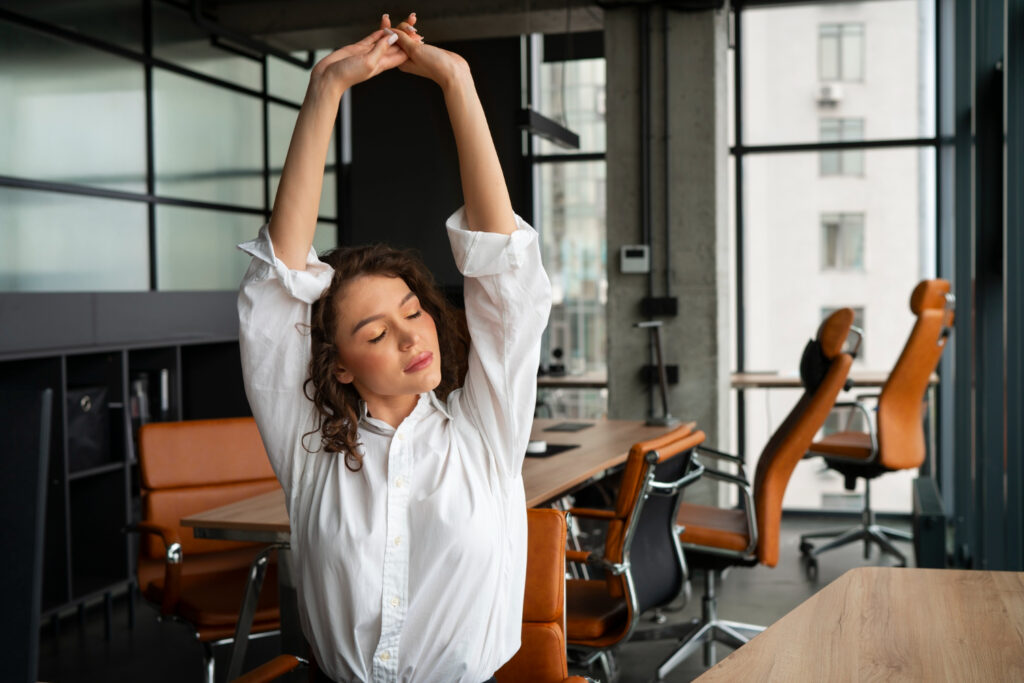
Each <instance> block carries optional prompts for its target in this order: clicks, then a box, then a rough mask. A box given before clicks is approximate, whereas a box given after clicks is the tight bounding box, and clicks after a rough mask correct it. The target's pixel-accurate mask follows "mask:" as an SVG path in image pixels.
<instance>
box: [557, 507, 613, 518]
mask: <svg viewBox="0 0 1024 683" xmlns="http://www.w3.org/2000/svg"><path fill="white" fill-rule="evenodd" d="M568 512H569V514H570V515H575V516H577V517H586V518H588V519H615V511H614V510H598V509H596V508H569V510H568Z"/></svg>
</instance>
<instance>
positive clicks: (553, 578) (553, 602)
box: [235, 509, 587, 683]
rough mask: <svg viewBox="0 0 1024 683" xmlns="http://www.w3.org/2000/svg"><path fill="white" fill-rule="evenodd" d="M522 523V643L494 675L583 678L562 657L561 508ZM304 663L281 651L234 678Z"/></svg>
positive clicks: (511, 681)
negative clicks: (524, 542) (573, 673)
mask: <svg viewBox="0 0 1024 683" xmlns="http://www.w3.org/2000/svg"><path fill="white" fill-rule="evenodd" d="M526 524H527V551H526V552H527V554H526V593H525V595H524V596H523V634H522V646H521V647H520V649H519V652H517V653H516V654H515V656H514V657H512V659H510V660H509V661H508V662H507V663H506V664H505V665H504V666H503V667H501V668H500V669H499V670H498V671H497V672H496V673H495V674H494V677H495V678H497V679H498V683H525V682H526V681H529V683H586V681H587V679H586V678H582V677H580V676H569V673H568V667H567V665H566V658H565V632H564V619H565V611H564V610H565V536H566V524H565V513H564V512H560V511H558V510H548V509H530V510H527V511H526ZM306 663H307V662H305V661H304V660H302V659H300V658H299V657H294V656H292V655H280V656H278V657H275V658H274V659H272V660H270V661H269V662H267V663H266V664H263V665H262V666H259V667H257V668H256V669H253V670H252V671H250V672H249V673H247V674H245V675H244V676H242V677H240V678H237V679H235V681H236V683H266V682H267V681H272V680H274V679H276V678H278V677H279V676H282V675H284V674H285V673H287V672H289V671H292V670H294V669H296V668H298V667H299V666H300V665H303V664H306Z"/></svg>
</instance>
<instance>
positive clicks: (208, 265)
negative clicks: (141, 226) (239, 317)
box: [156, 205, 263, 290]
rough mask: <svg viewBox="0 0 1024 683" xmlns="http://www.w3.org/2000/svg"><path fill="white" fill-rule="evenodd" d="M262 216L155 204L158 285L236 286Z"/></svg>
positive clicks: (171, 287)
mask: <svg viewBox="0 0 1024 683" xmlns="http://www.w3.org/2000/svg"><path fill="white" fill-rule="evenodd" d="M262 222H263V219H262V218H261V217H260V216H255V215H249V214H237V213H227V212H223V211H206V210H202V209H192V208H187V207H179V206H166V205H165V206H157V207H156V254H157V268H156V273H157V289H161V290H182V289H191V290H196V289H237V288H238V284H239V283H240V282H241V281H242V275H244V274H245V269H246V268H247V267H248V266H249V256H248V255H246V254H245V253H244V252H242V251H239V250H238V249H236V248H235V247H236V245H237V244H239V243H241V242H246V241H248V240H251V239H254V238H255V237H256V235H257V233H258V232H259V228H260V224H261V223H262Z"/></svg>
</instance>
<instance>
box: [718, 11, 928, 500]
mask: <svg viewBox="0 0 1024 683" xmlns="http://www.w3.org/2000/svg"><path fill="white" fill-rule="evenodd" d="M933 9H934V3H931V2H928V1H927V0H885V1H881V0H879V1H870V2H830V3H821V4H818V3H800V4H799V5H788V6H777V7H765V8H758V9H744V10H743V11H742V12H741V17H740V21H741V22H742V24H741V43H740V45H739V54H740V59H739V60H738V63H736V64H735V68H736V69H737V70H741V72H740V74H739V78H740V79H741V83H742V96H743V98H742V111H740V112H739V121H740V122H741V123H742V127H741V130H742V139H741V140H739V141H737V142H738V143H739V144H738V145H737V147H736V148H735V150H734V151H735V152H736V157H737V163H739V164H742V170H743V186H742V188H735V187H734V188H733V190H734V192H736V191H737V190H738V191H739V192H740V194H741V197H742V201H741V203H740V205H739V206H738V207H737V208H738V210H739V211H741V212H742V221H741V225H742V226H743V228H742V229H743V235H742V238H743V239H742V244H743V254H742V255H741V257H742V262H743V272H742V280H743V289H742V297H743V306H742V310H743V317H742V322H741V324H742V339H743V348H742V354H743V367H744V369H745V370H747V371H748V372H757V371H766V372H778V373H783V374H791V375H793V376H796V374H797V370H798V367H799V361H800V355H801V352H802V350H803V347H804V344H806V342H807V340H808V339H809V338H811V337H813V336H814V335H815V332H816V330H817V327H818V325H819V324H820V322H821V321H822V319H823V318H824V317H825V316H827V315H828V314H829V313H830V312H831V311H833V310H835V309H836V308H839V307H844V306H848V307H851V308H853V309H854V311H855V312H856V314H857V317H858V325H859V326H861V327H862V328H863V330H864V340H863V344H862V346H861V349H860V352H859V354H858V355H857V357H856V360H855V362H854V367H853V370H852V373H851V374H852V375H853V376H854V377H856V376H857V375H858V373H860V374H864V373H879V372H881V373H886V372H888V371H889V370H890V369H891V368H892V366H893V364H894V363H895V361H896V358H897V357H898V355H899V353H900V351H901V350H902V348H903V344H904V343H905V342H906V339H907V336H908V335H909V333H910V329H911V327H912V325H913V322H914V316H913V314H912V313H911V311H910V306H909V300H910V293H911V291H912V290H913V288H914V286H915V285H916V284H917V282H918V281H920V280H921V279H922V278H926V277H934V274H935V269H936V255H935V235H936V225H935V173H936V157H935V144H936V143H935V140H934V135H935V129H936V128H935V106H934V104H935V82H934V74H935V65H934V51H935V42H934V32H935V28H934V16H933ZM837 143H838V144H837ZM866 391H870V390H866V389H865V388H863V387H860V388H858V389H856V390H855V392H854V393H865V392H866ZM874 391H875V392H877V388H875V389H874ZM800 393H801V392H800V390H796V389H794V390H780V389H772V390H765V389H757V390H747V391H745V392H744V396H743V399H742V400H743V401H744V412H745V418H744V421H743V429H744V435H745V437H744V438H745V443H746V446H747V452H748V461H751V463H752V466H753V462H754V461H756V456H757V454H758V453H759V452H760V450H761V448H762V447H763V446H764V444H765V443H766V441H767V439H768V438H769V437H770V435H771V433H772V432H773V431H774V430H775V429H776V428H777V427H778V425H779V424H780V423H781V421H782V420H783V419H784V418H785V417H786V415H787V414H788V412H789V411H790V409H791V408H792V407H793V405H794V404H795V402H796V401H797V399H798V398H799V396H800ZM852 398H853V397H852V396H850V395H846V396H841V398H840V400H843V399H846V400H850V399H852ZM843 424H845V422H844V421H843V420H840V419H833V420H831V421H830V422H829V423H828V424H827V425H826V429H835V428H839V427H841V426H842V425H843ZM915 476H916V471H909V470H908V471H902V472H900V473H897V474H891V475H888V476H885V477H880V478H878V479H877V480H875V482H873V484H872V506H873V507H874V508H875V509H876V510H880V511H891V512H909V511H910V508H911V495H910V494H911V480H912V479H913V478H914V477H915ZM859 486H860V487H863V483H860V484H859ZM861 491H862V488H861V489H858V491H855V492H847V491H845V490H844V488H843V479H842V477H841V476H840V475H839V474H838V473H836V472H834V471H832V470H829V469H827V468H825V467H824V464H823V463H822V461H821V460H820V459H809V460H804V461H803V462H801V463H800V464H799V465H798V466H797V469H796V471H795V472H794V474H793V478H792V479H791V481H790V485H789V486H788V487H787V489H786V498H785V501H784V505H785V506H786V507H787V508H788V509H823V508H824V509H828V508H835V509H856V510H859V509H861V505H862V503H861V501H862V495H863V494H862V492H861Z"/></svg>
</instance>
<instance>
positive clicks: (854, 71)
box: [818, 24, 864, 81]
mask: <svg viewBox="0 0 1024 683" xmlns="http://www.w3.org/2000/svg"><path fill="white" fill-rule="evenodd" d="M818 71H819V75H820V77H821V80H823V81H862V80H864V24H819V25H818Z"/></svg>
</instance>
